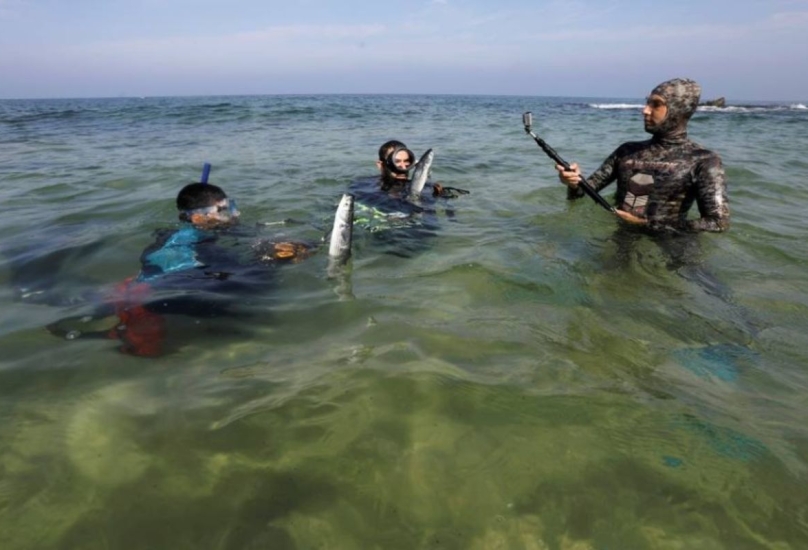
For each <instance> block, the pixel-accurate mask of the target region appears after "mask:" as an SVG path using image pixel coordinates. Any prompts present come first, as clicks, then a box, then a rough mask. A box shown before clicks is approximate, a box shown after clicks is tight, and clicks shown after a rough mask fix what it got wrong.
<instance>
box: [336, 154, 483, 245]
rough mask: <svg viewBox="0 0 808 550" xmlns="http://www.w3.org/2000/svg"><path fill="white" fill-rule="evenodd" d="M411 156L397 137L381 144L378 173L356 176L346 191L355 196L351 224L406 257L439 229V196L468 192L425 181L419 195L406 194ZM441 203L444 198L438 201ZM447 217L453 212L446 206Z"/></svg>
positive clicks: (450, 196) (451, 196) (444, 196)
mask: <svg viewBox="0 0 808 550" xmlns="http://www.w3.org/2000/svg"><path fill="white" fill-rule="evenodd" d="M415 161H416V159H415V155H414V154H413V152H412V151H411V150H409V149H408V148H407V146H406V145H405V144H404V143H402V142H401V141H398V140H390V141H387V142H385V143H383V144H382V145H381V146H380V147H379V150H378V158H377V160H376V167H377V169H378V170H379V175H378V176H369V177H364V178H358V179H356V180H354V181H352V182H351V184H350V186H349V188H348V192H349V193H351V194H352V195H354V197H355V200H356V202H355V212H354V221H355V227H358V228H360V229H364V230H366V231H368V232H370V233H373V234H374V237H375V238H374V240H375V241H376V242H381V243H382V245H383V247H384V248H385V251H386V252H387V253H389V254H393V255H396V256H404V257H408V256H411V255H413V254H414V253H416V252H418V251H420V250H422V249H425V248H426V247H427V246H428V244H427V241H428V239H429V238H430V237H434V236H435V234H436V231H437V229H438V228H439V223H438V217H437V210H436V207H437V206H438V204H439V201H441V199H448V198H455V197H457V196H458V195H461V194H467V193H468V191H464V190H462V189H454V188H452V187H445V186H441V185H440V184H439V183H427V184H426V185H425V186H424V190H423V192H422V193H421V195H419V196H417V197H411V196H409V184H410V180H409V179H408V175H409V170H410V169H411V168H412V166H413V164H414V163H415ZM441 202H445V201H441ZM446 214H447V215H448V216H449V217H452V216H454V212H453V211H452V210H451V209H449V208H446Z"/></svg>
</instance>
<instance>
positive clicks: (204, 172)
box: [199, 162, 210, 183]
mask: <svg viewBox="0 0 808 550" xmlns="http://www.w3.org/2000/svg"><path fill="white" fill-rule="evenodd" d="M209 176H210V163H209V162H206V163H205V165H204V166H203V167H202V177H201V178H199V183H208V177H209Z"/></svg>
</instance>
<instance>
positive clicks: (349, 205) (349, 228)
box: [328, 193, 354, 262]
mask: <svg viewBox="0 0 808 550" xmlns="http://www.w3.org/2000/svg"><path fill="white" fill-rule="evenodd" d="M353 217H354V196H353V195H351V194H349V193H345V194H344V195H342V199H341V200H340V201H339V206H338V207H337V213H336V214H335V215H334V227H333V229H332V230H331V242H330V243H329V246H328V256H329V257H330V258H332V259H336V260H340V261H342V262H344V261H346V260H347V259H348V258H350V257H351V242H352V241H353Z"/></svg>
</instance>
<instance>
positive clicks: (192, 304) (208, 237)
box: [48, 182, 315, 357]
mask: <svg viewBox="0 0 808 550" xmlns="http://www.w3.org/2000/svg"><path fill="white" fill-rule="evenodd" d="M176 206H177V210H178V212H179V219H180V221H181V222H182V223H181V224H180V226H179V227H178V228H172V229H164V230H159V231H158V232H157V235H156V239H155V242H154V243H153V244H152V245H150V246H149V247H147V248H146V249H145V250H144V251H143V253H142V254H141V257H140V263H141V268H140V271H139V273H138V274H137V275H136V276H134V277H130V278H127V279H126V280H124V281H122V282H120V283H118V284H117V285H115V286H114V288H112V289H111V290H109V291H107V292H106V293H105V294H104V295H103V297H102V298H101V300H100V302H101V303H100V304H98V305H96V307H95V309H94V311H93V313H92V314H91V315H84V316H78V317H68V318H65V319H62V320H60V321H57V322H55V323H52V324H51V325H49V326H48V330H49V331H50V332H51V333H52V334H54V335H56V336H63V337H66V338H67V339H70V340H73V339H75V338H79V337H81V338H86V337H90V338H109V339H114V340H118V341H119V342H120V347H119V350H120V351H121V352H123V353H126V354H129V355H137V356H141V357H157V356H160V355H163V354H164V353H166V351H167V348H168V344H169V342H170V339H169V336H171V335H170V334H169V332H170V331H168V330H167V329H166V317H165V316H166V315H184V316H190V317H194V318H212V317H221V316H233V315H236V314H238V315H240V314H241V313H242V312H243V311H245V310H243V309H240V306H243V305H244V301H243V298H245V297H248V298H249V300H247V301H248V302H251V301H253V300H254V299H255V297H257V296H260V295H262V294H266V293H267V291H268V290H269V288H271V285H272V283H273V281H274V267H275V266H277V265H279V264H280V263H287V262H293V263H294V262H297V261H299V260H302V259H305V258H307V257H309V256H310V255H311V253H312V251H313V249H314V247H315V245H314V244H313V243H302V242H292V241H280V242H275V241H266V240H263V239H258V240H257V239H256V236H255V235H254V233H253V232H252V231H250V230H245V229H240V228H239V227H238V221H239V217H240V212H239V210H238V208H237V207H236V203H235V201H234V200H233V199H230V198H228V196H227V195H226V194H225V192H224V190H222V189H221V188H220V187H218V186H216V185H213V184H210V183H202V182H199V183H190V184H188V185H186V186H185V187H183V188H182V189H181V190H180V192H179V194H178V195H177V198H176ZM245 241H246V242H249V243H250V246H243V244H244V242H245ZM111 316H113V317H116V318H117V322H116V323H115V325H114V326H113V327H112V328H109V329H105V330H97V329H93V330H89V329H86V328H85V327H92V326H94V324H93V323H91V321H93V322H94V321H96V320H100V319H105V318H108V317H111Z"/></svg>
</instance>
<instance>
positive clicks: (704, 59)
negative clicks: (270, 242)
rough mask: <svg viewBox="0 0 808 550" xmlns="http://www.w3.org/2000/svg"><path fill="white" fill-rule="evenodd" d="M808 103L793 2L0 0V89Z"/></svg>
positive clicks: (805, 18)
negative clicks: (683, 94)
mask: <svg viewBox="0 0 808 550" xmlns="http://www.w3.org/2000/svg"><path fill="white" fill-rule="evenodd" d="M674 77H688V78H693V79H695V80H697V81H698V82H699V83H700V84H701V85H702V89H703V94H702V97H703V99H713V98H716V97H719V96H724V97H726V98H727V99H728V100H730V101H743V100H750V101H752V100H761V101H780V100H783V101H787V100H793V101H800V102H805V101H808V0H700V1H695V0H675V1H668V2H661V1H656V2H653V1H650V0H598V1H595V0H408V1H406V2H389V1H388V2H384V1H380V0H377V1H375V2H371V1H368V0H340V1H326V0H284V1H282V2H279V1H275V0H127V1H121V0H0V99H9V98H61V97H65V98H70V97H119V96H136V97H141V96H178V95H179V96H185V95H243V94H323V93H404V94H486V95H488V94H491V95H530V96H575V97H604V98H641V97H645V96H646V95H647V94H648V92H649V91H650V90H651V88H653V87H654V86H655V85H656V84H658V83H659V82H661V81H664V80H667V79H669V78H674Z"/></svg>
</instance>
